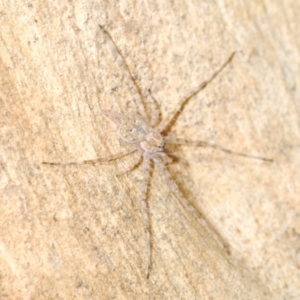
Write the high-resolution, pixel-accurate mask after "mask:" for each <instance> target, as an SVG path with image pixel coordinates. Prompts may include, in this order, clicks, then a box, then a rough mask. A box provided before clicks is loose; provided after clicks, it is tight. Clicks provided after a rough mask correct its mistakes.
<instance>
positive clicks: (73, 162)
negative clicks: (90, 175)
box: [42, 149, 137, 166]
mask: <svg viewBox="0 0 300 300" xmlns="http://www.w3.org/2000/svg"><path fill="white" fill-rule="evenodd" d="M135 151H137V149H134V150H130V151H128V150H126V151H123V152H119V153H116V154H113V155H109V156H107V157H104V158H97V159H89V160H83V161H67V162H47V161H43V162H42V164H44V165H61V166H68V165H84V164H94V163H102V162H106V161H112V160H116V159H119V158H122V157H124V156H127V155H129V154H131V153H134V152H135Z"/></svg>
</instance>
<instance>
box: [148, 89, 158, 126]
mask: <svg viewBox="0 0 300 300" xmlns="http://www.w3.org/2000/svg"><path fill="white" fill-rule="evenodd" d="M146 98H147V100H150V102H151V104H152V105H151V107H150V126H152V127H155V124H156V123H157V122H158V118H159V115H160V111H159V108H158V104H157V101H156V99H155V98H154V97H153V95H152V93H151V90H150V89H149V90H148V94H146Z"/></svg>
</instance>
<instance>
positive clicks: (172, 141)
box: [165, 136, 273, 162]
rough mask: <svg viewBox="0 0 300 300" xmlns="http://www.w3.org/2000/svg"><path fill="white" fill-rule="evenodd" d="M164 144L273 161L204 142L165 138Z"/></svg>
mask: <svg viewBox="0 0 300 300" xmlns="http://www.w3.org/2000/svg"><path fill="white" fill-rule="evenodd" d="M165 142H166V143H169V144H177V145H186V146H196V147H197V146H198V147H206V148H212V149H214V150H217V151H222V152H225V153H229V154H232V155H236V156H243V157H247V158H253V159H259V160H263V161H266V162H272V161H273V159H271V158H266V157H262V156H256V155H249V154H245V153H241V152H235V151H232V150H229V149H226V148H223V147H221V146H218V145H214V144H210V143H207V142H204V141H189V140H186V139H178V138H175V137H171V136H166V137H165Z"/></svg>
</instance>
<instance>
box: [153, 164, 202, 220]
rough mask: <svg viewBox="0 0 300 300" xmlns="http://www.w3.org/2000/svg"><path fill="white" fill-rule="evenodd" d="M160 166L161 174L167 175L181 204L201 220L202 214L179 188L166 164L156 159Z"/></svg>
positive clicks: (167, 179) (169, 184) (171, 187)
mask: <svg viewBox="0 0 300 300" xmlns="http://www.w3.org/2000/svg"><path fill="white" fill-rule="evenodd" d="M156 163H157V165H158V167H159V168H160V169H161V174H163V176H164V177H165V179H166V181H167V184H168V186H169V188H170V190H171V192H172V193H173V194H174V195H175V196H176V198H177V199H178V200H179V201H180V203H181V205H182V206H183V207H184V208H185V209H186V210H187V211H189V212H190V213H191V214H192V215H193V217H194V218H195V219H196V220H198V221H199V219H200V215H199V213H198V211H197V210H196V209H195V208H194V206H193V205H192V204H190V203H189V201H188V200H186V199H185V197H184V196H183V194H182V193H181V191H180V190H179V188H178V186H177V184H176V182H175V181H174V179H173V178H172V176H171V174H170V173H169V171H168V169H167V167H166V165H165V164H164V163H163V162H161V161H156Z"/></svg>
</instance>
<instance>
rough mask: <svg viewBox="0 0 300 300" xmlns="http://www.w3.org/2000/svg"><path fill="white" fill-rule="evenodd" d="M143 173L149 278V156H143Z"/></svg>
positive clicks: (142, 208)
mask: <svg viewBox="0 0 300 300" xmlns="http://www.w3.org/2000/svg"><path fill="white" fill-rule="evenodd" d="M143 158H144V159H143V173H144V182H143V186H142V197H141V210H142V218H143V223H144V230H145V241H146V263H147V269H146V277H147V278H149V274H150V268H151V256H152V255H151V237H150V221H149V211H148V206H147V195H148V185H149V177H150V158H149V157H148V156H145V155H144V156H143Z"/></svg>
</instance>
